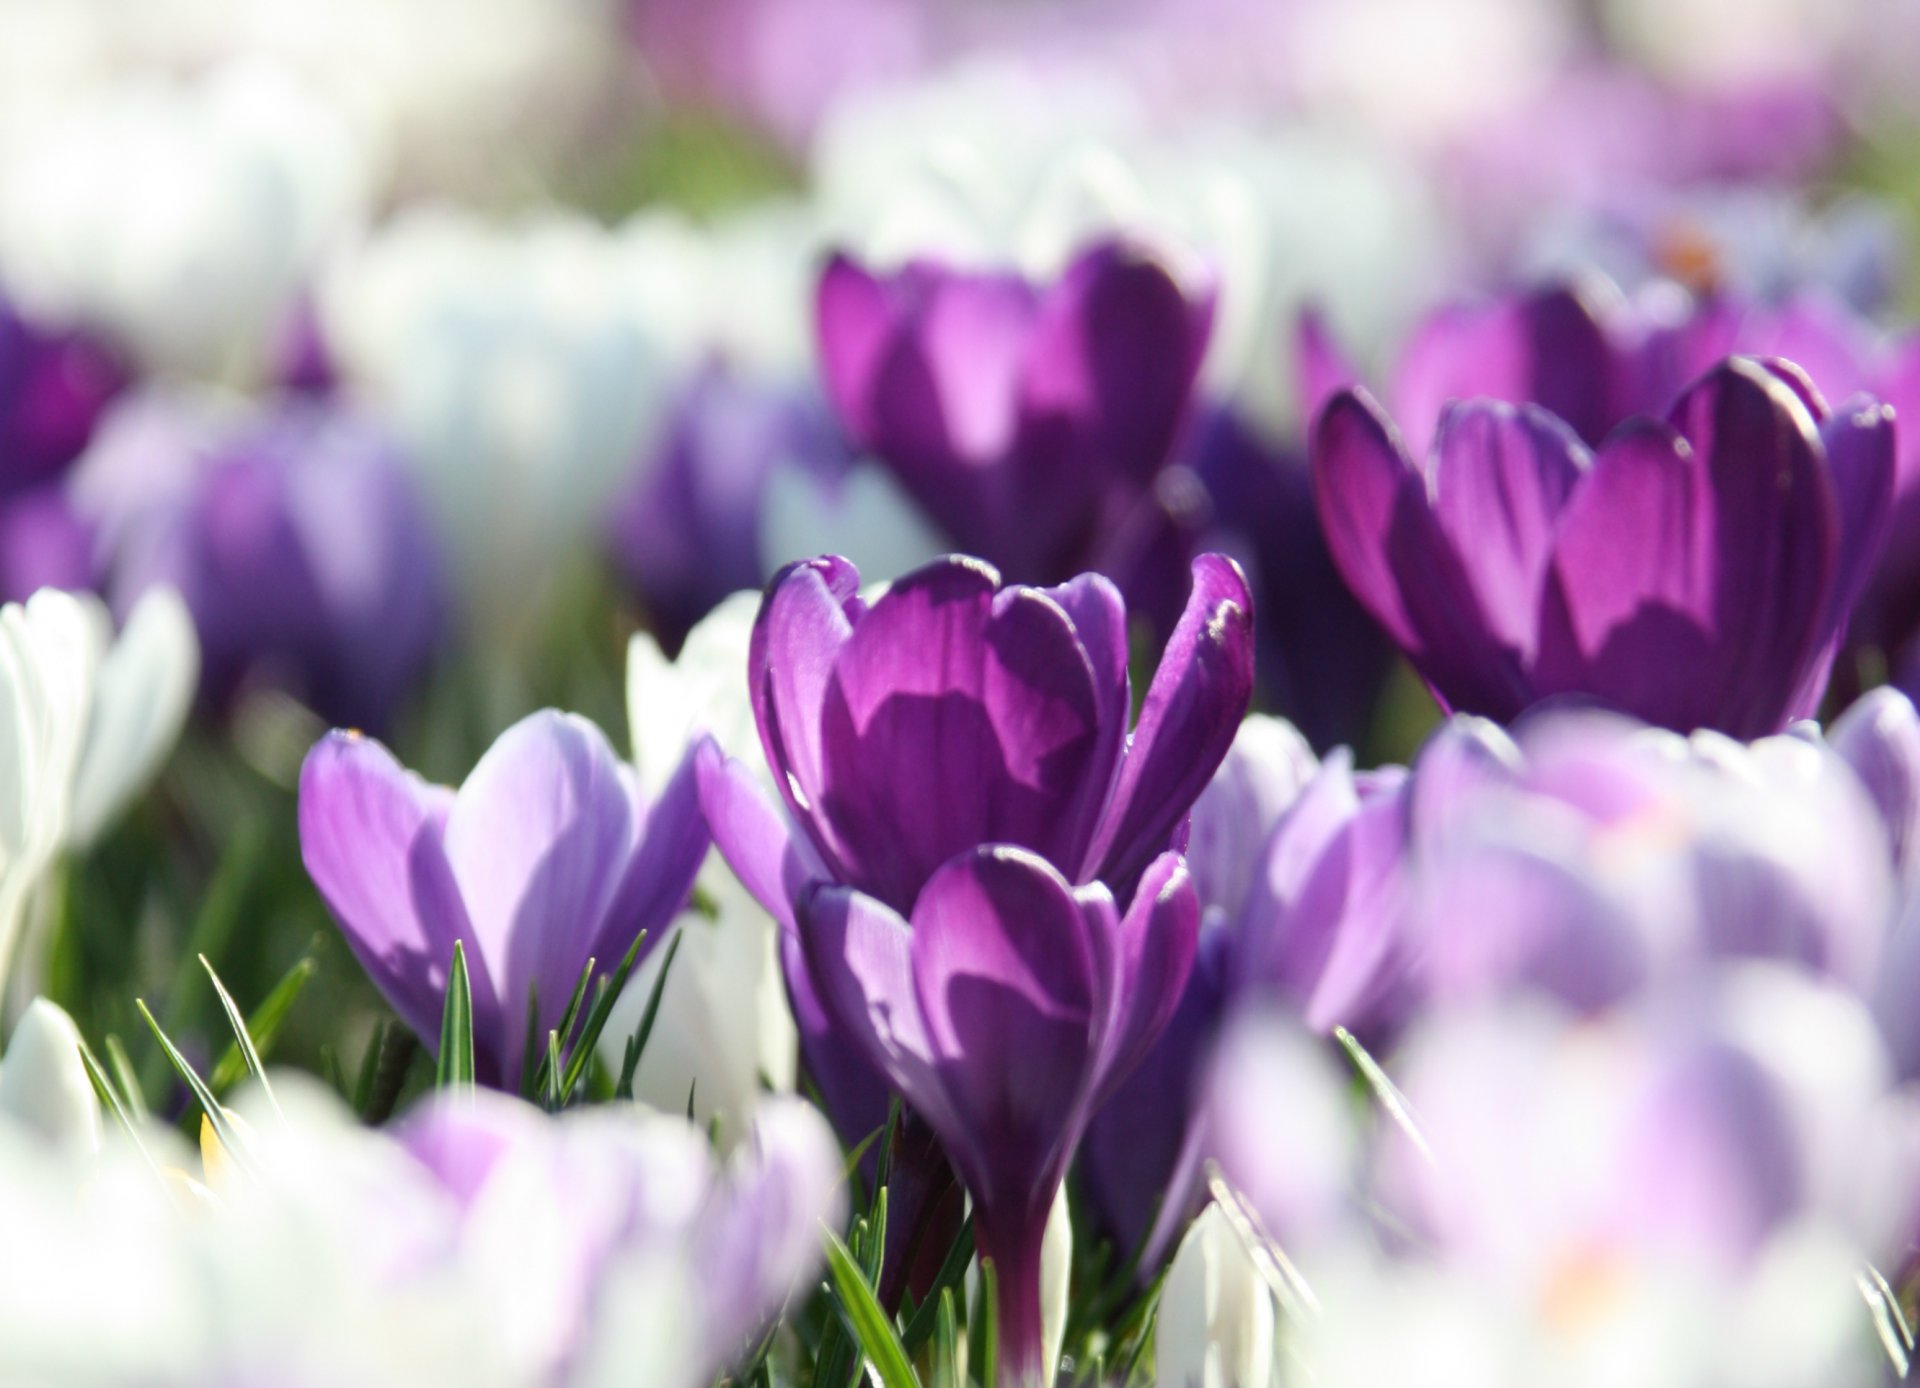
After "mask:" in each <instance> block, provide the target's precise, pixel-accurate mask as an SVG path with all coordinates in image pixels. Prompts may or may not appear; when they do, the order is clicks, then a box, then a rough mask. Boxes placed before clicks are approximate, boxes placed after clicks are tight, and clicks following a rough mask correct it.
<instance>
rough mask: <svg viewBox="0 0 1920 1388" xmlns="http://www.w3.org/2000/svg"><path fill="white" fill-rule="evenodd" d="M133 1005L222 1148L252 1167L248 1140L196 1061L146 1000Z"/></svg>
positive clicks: (243, 1163)
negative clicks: (174, 1038) (233, 1121)
mask: <svg viewBox="0 0 1920 1388" xmlns="http://www.w3.org/2000/svg"><path fill="white" fill-rule="evenodd" d="M133 1005H134V1007H135V1008H137V1009H138V1010H139V1013H140V1015H141V1016H142V1017H144V1018H145V1019H146V1023H147V1025H148V1026H149V1027H150V1028H152V1030H153V1035H154V1039H155V1040H156V1041H158V1042H159V1043H160V1049H161V1050H162V1051H164V1052H165V1053H166V1057H167V1063H168V1064H170V1065H172V1066H173V1068H174V1072H175V1073H176V1074H178V1075H179V1076H180V1079H181V1081H182V1082H183V1083H185V1085H186V1086H187V1088H188V1089H190V1090H192V1091H193V1097H194V1099H195V1100H197V1101H198V1102H199V1104H200V1111H201V1112H202V1113H204V1114H206V1115H207V1121H208V1122H209V1123H211V1124H213V1131H214V1135H215V1136H217V1137H218V1138H219V1139H220V1145H221V1146H223V1147H225V1148H226V1149H227V1152H228V1154H229V1155H231V1156H232V1157H233V1159H234V1160H235V1161H236V1162H238V1163H239V1164H240V1165H241V1166H242V1167H249V1166H251V1164H252V1158H251V1155H250V1153H249V1152H248V1151H247V1148H246V1146H245V1145H244V1144H245V1139H244V1138H242V1137H241V1136H240V1132H239V1130H238V1129H237V1128H235V1127H234V1126H233V1124H232V1123H231V1122H229V1121H228V1119H227V1111H226V1110H225V1109H224V1108H222V1107H220V1101H219V1100H218V1099H216V1098H214V1096H213V1091H212V1090H211V1089H209V1088H207V1082H206V1081H205V1080H203V1079H201V1078H200V1072H199V1071H197V1070H195V1069H194V1068H193V1062H191V1061H189V1060H188V1059H187V1058H186V1056H184V1055H182V1054H181V1053H180V1048H179V1047H178V1046H176V1045H174V1044H173V1041H172V1039H171V1038H170V1037H169V1036H168V1035H167V1033H166V1032H165V1031H163V1030H162V1029H161V1027H160V1023H159V1022H158V1021H157V1020H155V1018H154V1015H153V1013H152V1012H150V1011H148V1010H147V1003H146V1000H145V999H144V998H135V999H134V1000H133Z"/></svg>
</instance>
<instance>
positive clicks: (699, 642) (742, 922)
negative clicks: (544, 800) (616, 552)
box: [601, 592, 799, 1142]
mask: <svg viewBox="0 0 1920 1388" xmlns="http://www.w3.org/2000/svg"><path fill="white" fill-rule="evenodd" d="M759 606H760V595H759V594H757V593H753V592H741V593H735V594H734V595H733V596H732V597H730V598H728V599H727V600H726V601H725V602H723V603H721V604H720V606H719V607H717V608H715V609H714V610H713V611H712V612H711V613H710V614H708V615H707V616H706V617H705V618H704V619H703V620H702V621H700V622H699V623H698V624H697V625H696V626H695V627H694V628H693V630H692V631H691V632H689V633H688V635H687V639H686V643H685V645H684V646H682V648H681V651H680V657H679V659H678V660H671V661H670V660H668V659H667V658H666V656H665V654H664V653H663V652H662V651H661V649H660V646H659V644H658V643H657V642H656V641H655V640H654V639H653V638H652V637H651V636H648V635H646V634H644V633H642V634H641V635H638V636H635V637H634V638H633V641H632V643H631V644H630V645H629V647H628V650H627V716H628V725H629V727H630V729H631V737H632V742H633V758H634V763H635V765H636V767H637V768H638V771H639V775H640V781H641V784H642V786H643V787H644V788H645V789H646V791H647V793H648V794H649V795H658V794H659V793H660V790H661V788H662V787H663V786H664V785H665V784H666V782H667V780H668V779H669V778H670V777H671V776H672V775H673V774H674V772H675V770H676V769H677V768H678V767H679V765H680V762H681V759H682V757H683V756H684V755H685V753H686V749H687V747H688V746H689V745H690V744H691V743H692V742H693V741H695V740H696V739H697V738H699V737H700V736H702V735H706V734H711V735H712V736H713V737H714V738H715V739H716V740H717V741H718V742H719V743H720V745H721V747H722V748H723V749H724V750H725V751H726V752H727V753H728V754H729V755H731V756H737V757H741V758H743V759H745V760H746V761H747V762H748V764H749V765H756V766H764V765H765V759H764V757H762V755H761V753H760V749H759V733H758V731H757V730H756V728H755V725H754V721H753V709H752V706H751V704H750V703H749V701H748V698H747V647H748V643H749V642H750V641H751V639H752V636H753V621H754V616H755V614H756V613H757V612H758V611H759ZM769 789H771V786H769ZM696 891H697V892H698V894H699V895H700V896H701V897H702V898H703V899H704V902H705V904H706V905H708V906H710V907H711V910H712V914H711V915H708V914H707V913H706V912H704V911H702V910H698V909H694V910H689V911H687V912H685V913H683V914H682V915H681V917H680V920H679V922H678V926H677V928H678V930H679V932H680V936H681V939H680V945H679V949H678V951H677V953H676V955H675V958H674V963H673V969H672V972H671V973H669V974H668V976H667V984H666V989H665V991H664V992H663V993H662V994H661V995H660V1012H659V1015H658V1016H657V1017H656V1018H655V1020H654V1028H653V1032H652V1034H651V1035H650V1037H649V1039H648V1042H647V1049H646V1051H645V1053H644V1054H643V1055H642V1057H641V1061H640V1067H639V1069H638V1070H636V1071H635V1073H634V1087H633V1092H634V1097H635V1098H637V1099H639V1100H640V1101H642V1102H643V1103H647V1104H650V1105H652V1106H653V1107H655V1108H659V1109H664V1110H666V1111H668V1112H673V1113H683V1112H685V1111H686V1108H687V1100H688V1096H689V1095H691V1096H692V1099H693V1115H694V1118H695V1120H696V1121H697V1122H698V1123H700V1124H701V1125H702V1126H705V1125H706V1124H707V1123H709V1122H711V1121H712V1120H713V1119H715V1118H716V1117H717V1118H718V1119H719V1120H720V1128H721V1133H722V1136H723V1138H725V1139H726V1140H728V1141H729V1142H731V1141H732V1140H734V1139H737V1138H738V1137H740V1136H741V1135H742V1134H743V1133H744V1132H745V1131H746V1124H747V1120H748V1116H749V1114H750V1113H751V1112H752V1110H753V1108H754V1106H755V1104H756V1103H757V1102H758V1099H759V1095H760V1092H761V1089H762V1087H763V1086H770V1087H772V1088H773V1089H775V1090H782V1091H784V1090H790V1089H792V1088H793V1084H794V1072H795V1069H796V1067H797V1064H798V1047H799V1040H798V1036H797V1033H796V1032H795V1030H794V1024H793V1015H792V1012H791V1011H790V1010H789V1008H788V1006H787V996H786V988H785V985H784V983H783V982H782V979H781V974H780V962H779V957H778V954H777V951H776V948H775V946H776V944H777V938H778V937H777V934H776V931H777V929H778V927H776V926H775V925H774V923H773V919H772V918H771V917H770V916H768V915H767V913H766V911H765V910H763V909H762V908H761V907H760V905H759V904H758V903H757V902H755V901H754V899H753V898H752V897H751V896H750V895H748V893H747V892H746V890H745V889H744V888H743V887H742V886H741V885H740V884H739V882H738V881H737V880H735V878H734V876H733V874H732V872H731V871H729V869H728V868H727V865H726V863H725V862H724V861H723V860H722V859H721V858H720V855H719V854H718V853H717V852H713V853H709V854H708V856H707V861H706V864H705V866H703V867H702V869H701V871H700V876H699V879H698V881H697V884H696ZM665 957H666V951H665V949H664V948H662V949H657V950H654V951H652V952H651V953H650V954H649V956H648V958H647V961H646V963H644V964H643V965H642V966H641V967H640V968H639V969H638V970H636V971H635V974H634V977H633V979H632V981H631V982H630V983H629V984H628V986H627V990H626V993H625V995H624V996H623V997H622V998H621V1000H620V1003H619V1005H618V1007H617V1008H616V1010H615V1011H614V1014H613V1017H612V1020H611V1021H610V1022H609V1023H608V1025H607V1029H606V1031H605V1032H604V1033H603V1036H602V1041H601V1054H602V1056H603V1058H604V1059H605V1060H606V1062H607V1063H608V1064H609V1065H610V1066H612V1067H613V1068H615V1069H616V1070H617V1069H618V1068H619V1066H620V1063H621V1061H622V1058H623V1054H624V1050H625V1047H626V1043H627V1040H628V1038H630V1037H631V1036H632V1035H633V1033H634V1030H635V1029H636V1028H637V1027H638V1026H639V1023H640V1015H641V1013H642V1012H643V1011H644V1010H645V1007H646V1002H647V999H648V998H650V997H651V996H652V995H653V989H654V986H655V983H656V981H657V980H658V978H659V975H660V969H661V966H662V963H663V961H664V960H665Z"/></svg>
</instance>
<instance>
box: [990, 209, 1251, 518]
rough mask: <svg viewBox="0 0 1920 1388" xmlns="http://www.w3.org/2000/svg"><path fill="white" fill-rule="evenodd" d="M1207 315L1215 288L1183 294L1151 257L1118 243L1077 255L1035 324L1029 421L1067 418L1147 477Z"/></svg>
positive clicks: (1027, 387)
mask: <svg viewBox="0 0 1920 1388" xmlns="http://www.w3.org/2000/svg"><path fill="white" fill-rule="evenodd" d="M1212 318H1213V296H1212V295H1211V294H1210V293H1209V294H1205V295H1203V296H1199V298H1198V301H1197V302H1192V301H1189V299H1188V297H1187V296H1186V294H1185V293H1184V292H1183V291H1182V290H1181V287H1180V285H1179V284H1178V283H1177V282H1176V281H1175V280H1174V278H1173V276H1172V275H1171V274H1169V273H1168V272H1167V271H1166V269H1165V268H1163V267H1162V266H1161V265H1160V263H1159V262H1158V261H1156V260H1155V259H1153V258H1152V257H1151V256H1148V255H1145V254H1143V253H1141V252H1140V251H1139V250H1136V249H1133V248H1130V247H1127V246H1125V245H1121V244H1117V243H1108V244H1106V245H1102V246H1095V247H1093V248H1092V249H1090V250H1088V251H1086V252H1084V253H1082V254H1081V255H1080V256H1078V257H1077V258H1076V259H1075V260H1074V262H1073V263H1072V264H1071V265H1069V266H1068V267H1067V270H1066V273H1065V274H1064V275H1062V276H1061V279H1060V282H1059V284H1058V285H1057V286H1055V287H1054V289H1053V290H1052V291H1051V292H1050V293H1048V294H1047V295H1046V297H1045V298H1044V299H1043V300H1042V302H1041V305H1040V311H1039V313H1038V315H1037V316H1036V318H1035V320H1034V323H1033V336H1032V340H1031V344H1030V345H1029V347H1028V349H1027V357H1026V370H1025V373H1024V375H1023V377H1022V380H1021V387H1022V391H1021V407H1022V411H1023V413H1024V414H1025V415H1026V416H1028V423H1027V427H1028V428H1029V429H1032V428H1033V427H1034V426H1033V417H1034V416H1039V417H1040V418H1042V419H1045V418H1048V417H1058V416H1063V417H1065V418H1066V419H1067V420H1069V421H1072V423H1073V425H1074V427H1075V429H1076V432H1079V433H1080V434H1082V435H1083V436H1085V437H1087V438H1089V439H1091V440H1092V441H1094V442H1095V444H1096V445H1097V446H1098V447H1099V448H1100V450H1101V452H1102V453H1103V454H1104V456H1105V458H1106V459H1107V460H1109V461H1110V462H1111V464H1112V465H1114V466H1116V467H1117V468H1118V469H1119V471H1120V472H1121V473H1122V474H1123V475H1125V476H1128V477H1131V478H1132V479H1133V480H1134V481H1136V482H1140V483H1144V482H1146V481H1147V480H1148V479H1150V478H1151V476H1152V475H1153V473H1154V471H1155V470H1156V469H1158V467H1159V466H1160V464H1161V463H1162V462H1164V461H1165V459H1166V457H1167V454H1168V452H1169V451H1170V450H1171V449H1172V447H1173V440H1174V433H1175V431H1176V429H1178V427H1179V425H1180V421H1181V419H1182V417H1183V416H1184V414H1185V411H1186V405H1187V400H1188V397H1189V395H1190V394H1191V392H1192V389H1193V379H1194V376H1195V375H1196V374H1197V372H1198V371H1199V369H1200V359H1201V356H1202V355H1203V353H1204V349H1205V347H1206V343H1207V334H1208V330H1209V329H1210V328H1211V326H1212ZM1049 461H1050V462H1051V461H1052V460H1049ZM1054 465H1055V466H1057V463H1056V464H1054Z"/></svg>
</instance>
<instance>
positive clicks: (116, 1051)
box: [107, 1032, 147, 1123]
mask: <svg viewBox="0 0 1920 1388" xmlns="http://www.w3.org/2000/svg"><path fill="white" fill-rule="evenodd" d="M107 1064H108V1065H109V1066H111V1067H112V1073H113V1077H114V1078H115V1079H116V1080H118V1081H119V1082H120V1097H121V1099H122V1100H124V1101H125V1103H126V1105H127V1112H128V1113H129V1114H131V1115H132V1116H133V1120H134V1121H135V1122H136V1123H144V1122H146V1121H147V1095H146V1091H145V1090H143V1089H141V1088H140V1072H139V1071H138V1070H136V1069H134V1067H133V1057H132V1056H130V1055H128V1054H127V1048H126V1047H125V1046H124V1045H122V1044H121V1041H120V1038H119V1037H118V1036H115V1035H114V1034H113V1033H112V1032H108V1033H107Z"/></svg>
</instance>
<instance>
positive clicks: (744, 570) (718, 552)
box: [610, 362, 852, 647]
mask: <svg viewBox="0 0 1920 1388" xmlns="http://www.w3.org/2000/svg"><path fill="white" fill-rule="evenodd" d="M851 461H852V459H851V457H850V456H849V454H848V451H847V445H846V442H845V440H843V439H842V438H841V437H840V435H839V431H838V429H837V428H836V427H835V425H834V422H833V419H832V417H831V416H830V415H829V414H828V412H827V410H826V408H825V406H824V404H823V403H822V402H821V401H820V400H819V399H818V398H817V397H816V396H814V395H813V394H812V393H811V392H810V391H809V390H804V389H795V388H790V387H781V386H775V385H772V384H769V383H767V382H763V381H753V380H749V379H747V378H746V377H744V376H742V375H741V374H740V373H739V372H737V371H732V370H729V369H728V368H727V367H726V366H725V365H723V364H721V363H718V362H715V363H711V364H709V365H708V366H707V367H706V368H705V369H703V370H702V371H700V372H698V373H697V374H696V375H695V376H694V377H693V378H692V379H691V380H690V381H689V382H688V383H687V385H686V387H685V388H684V390H683V392H682V394H681V396H680V398H679V400H678V401H677V402H676V404H675V406H674V409H673V413H672V416H671V417H670V419H669V420H668V422H667V425H666V430H665V435H664V438H663V439H662V440H661V442H660V444H659V445H658V449H657V454H656V456H655V457H654V458H653V459H652V460H650V466H648V467H647V468H646V469H645V470H644V472H643V473H642V475H641V476H640V478H639V479H638V481H637V483H636V484H635V485H634V486H633V487H632V488H631V489H630V490H629V491H628V493H627V495H626V497H625V498H624V499H623V500H622V501H621V502H620V504H619V506H618V508H617V510H616V511H615V513H614V517H613V524H612V530H611V536H610V539H611V544H612V548H613V553H614V558H615V560H616V561H617V562H618V563H619V565H620V567H621V568H622V569H623V570H624V571H625V573H626V574H627V577H628V578H629V579H630V580H631V581H632V582H633V584H634V586H635V587H636V588H637V589H638V590H639V591H640V593H641V595H642V597H643V598H644V600H645V602H646V606H647V613H648V616H649V617H650V618H651V619H652V622H653V626H654V629H655V630H656V632H658V633H659V634H660V636H661V639H662V640H663V641H664V642H666V643H667V644H668V645H669V646H670V647H671V646H677V645H678V644H679V642H680V641H682V640H683V639H685V637H686V633H687V632H688V631H689V630H690V629H691V628H692V626H693V624H694V623H695V622H697V621H699V620H700V618H702V617H704V616H705V615H706V614H707V613H708V612H709V611H711V610H712V609H713V607H714V606H715V605H716V604H717V603H719V601H720V600H721V599H722V598H724V597H726V596H727V595H728V594H730V593H737V592H739V591H741V590H742V589H746V588H758V587H760V586H761V585H762V584H763V583H765V582H766V580H767V577H768V571H769V567H770V566H769V565H768V564H767V561H766V559H765V558H763V557H762V545H761V524H760V520H761V508H762V506H763V504H764V502H765V498H766V493H767V484H768V481H769V479H770V478H771V476H772V473H773V470H774V469H775V468H776V467H778V466H780V465H781V464H783V463H788V464H793V465H796V466H799V467H801V468H803V469H805V470H806V471H808V472H809V473H820V474H823V475H829V476H831V475H835V474H838V473H842V472H844V471H845V470H846V468H847V467H848V466H849V465H850V463H851ZM788 557H792V556H775V558H776V559H783V558H788Z"/></svg>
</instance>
